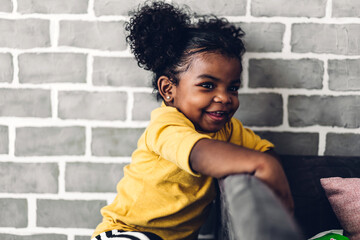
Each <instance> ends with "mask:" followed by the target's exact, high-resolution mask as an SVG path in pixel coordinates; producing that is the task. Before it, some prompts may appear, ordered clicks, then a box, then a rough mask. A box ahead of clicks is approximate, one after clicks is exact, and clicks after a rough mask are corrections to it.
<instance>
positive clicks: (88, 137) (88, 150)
mask: <svg viewBox="0 0 360 240" xmlns="http://www.w3.org/2000/svg"><path fill="white" fill-rule="evenodd" d="M85 141H86V142H85V157H87V158H88V157H91V154H92V153H91V143H92V127H91V126H86V128H85Z"/></svg>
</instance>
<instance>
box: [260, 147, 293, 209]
mask: <svg viewBox="0 0 360 240" xmlns="http://www.w3.org/2000/svg"><path fill="white" fill-rule="evenodd" d="M254 176H256V177H257V178H259V179H260V180H262V181H263V182H264V183H265V184H266V185H268V186H269V187H270V188H271V189H272V190H273V191H274V192H275V194H276V195H277V196H278V197H279V198H280V200H281V201H282V203H283V204H284V205H285V207H286V208H287V209H288V211H289V212H290V214H293V212H294V201H293V199H292V195H291V192H290V187H289V183H288V181H287V178H286V175H285V173H284V170H283V168H282V166H281V165H280V163H279V161H278V160H277V159H276V158H274V157H273V156H271V155H269V154H264V160H263V161H262V163H261V164H260V167H258V168H257V170H256V171H255V173H254Z"/></svg>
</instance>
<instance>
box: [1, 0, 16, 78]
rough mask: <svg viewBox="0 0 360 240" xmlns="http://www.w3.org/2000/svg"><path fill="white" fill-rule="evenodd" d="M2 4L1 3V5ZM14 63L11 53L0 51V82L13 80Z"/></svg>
mask: <svg viewBox="0 0 360 240" xmlns="http://www.w3.org/2000/svg"><path fill="white" fill-rule="evenodd" d="M0 6H1V5H0ZM13 76H14V65H13V61H12V56H11V54H10V53H0V82H8V83H10V82H12V80H13Z"/></svg>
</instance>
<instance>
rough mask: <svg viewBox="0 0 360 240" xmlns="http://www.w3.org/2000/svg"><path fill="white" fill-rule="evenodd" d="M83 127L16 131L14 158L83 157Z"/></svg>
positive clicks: (26, 128) (25, 128)
mask: <svg viewBox="0 0 360 240" xmlns="http://www.w3.org/2000/svg"><path fill="white" fill-rule="evenodd" d="M84 153H85V128H84V127H24V128H18V129H17V130H16V141H15V155H16V156H59V155H84Z"/></svg>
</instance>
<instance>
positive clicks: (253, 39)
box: [236, 23, 285, 52]
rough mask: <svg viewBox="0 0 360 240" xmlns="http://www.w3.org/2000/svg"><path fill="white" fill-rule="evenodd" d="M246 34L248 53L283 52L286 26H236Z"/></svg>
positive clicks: (256, 24)
mask: <svg viewBox="0 0 360 240" xmlns="http://www.w3.org/2000/svg"><path fill="white" fill-rule="evenodd" d="M236 25H238V26H240V27H241V29H242V30H244V32H245V34H246V35H245V37H244V43H245V48H246V51H248V52H281V50H282V48H283V43H282V41H283V40H282V39H283V35H284V32H285V25H284V24H281V23H240V24H236Z"/></svg>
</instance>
